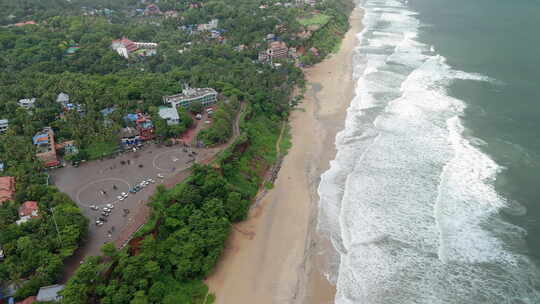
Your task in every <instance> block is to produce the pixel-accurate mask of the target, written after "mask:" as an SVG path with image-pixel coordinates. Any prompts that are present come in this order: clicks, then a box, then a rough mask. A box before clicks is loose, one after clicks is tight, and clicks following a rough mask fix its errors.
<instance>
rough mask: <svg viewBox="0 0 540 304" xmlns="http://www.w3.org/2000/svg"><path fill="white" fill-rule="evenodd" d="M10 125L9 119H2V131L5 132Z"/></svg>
mask: <svg viewBox="0 0 540 304" xmlns="http://www.w3.org/2000/svg"><path fill="white" fill-rule="evenodd" d="M8 127H9V120H7V119H0V133H5V132H6V131H7V129H8Z"/></svg>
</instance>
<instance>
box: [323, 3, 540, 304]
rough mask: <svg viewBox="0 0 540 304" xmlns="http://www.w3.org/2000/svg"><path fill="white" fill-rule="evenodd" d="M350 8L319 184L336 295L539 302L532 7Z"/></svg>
mask: <svg viewBox="0 0 540 304" xmlns="http://www.w3.org/2000/svg"><path fill="white" fill-rule="evenodd" d="M360 3H361V4H360V5H361V6H362V7H363V8H364V10H365V17H364V18H363V20H362V22H363V25H364V30H363V32H362V33H359V35H358V38H359V45H358V49H357V50H356V54H355V56H354V57H355V58H354V62H353V64H354V73H355V79H356V80H357V83H356V97H355V98H354V100H352V102H351V106H350V108H349V109H348V112H347V118H346V122H345V128H344V130H343V131H342V132H340V133H339V134H338V136H337V138H336V148H337V155H336V159H335V160H334V161H333V162H332V163H331V166H330V169H329V170H328V171H327V172H325V173H324V174H323V176H322V177H321V183H320V185H319V189H318V190H319V196H320V198H321V201H320V214H319V226H318V228H319V231H320V232H321V233H322V234H323V235H326V236H327V237H328V238H329V239H330V240H331V241H332V243H333V244H334V247H335V248H336V251H337V253H338V254H337V257H336V263H335V264H332V265H336V266H335V269H333V272H332V273H330V274H329V275H330V277H331V278H332V279H333V280H334V281H335V283H336V284H337V295H336V303H339V304H342V303H347V304H348V303H362V304H378V303H381V304H409V303H414V304H416V303H421V304H438V303H440V304H469V303H471V304H478V303H504V304H537V303H540V267H539V266H540V265H539V260H540V170H539V169H540V136H539V135H538V131H539V130H540V119H539V118H540V94H539V89H538V85H537V84H538V82H540V72H539V67H540V60H539V59H538V58H539V55H540V38H539V37H540V36H539V35H538V34H537V33H536V32H535V31H536V30H537V29H540V2H539V1H533V0H521V1H519V0H518V1H500V0H452V1H450V0H409V1H406V0H401V1H400V0H363V1H361V2H360Z"/></svg>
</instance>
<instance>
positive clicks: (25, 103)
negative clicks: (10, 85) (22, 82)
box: [19, 98, 36, 110]
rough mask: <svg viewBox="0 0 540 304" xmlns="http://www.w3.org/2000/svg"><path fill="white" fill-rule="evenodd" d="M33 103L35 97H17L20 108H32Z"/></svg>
mask: <svg viewBox="0 0 540 304" xmlns="http://www.w3.org/2000/svg"><path fill="white" fill-rule="evenodd" d="M35 103H36V99H35V98H25V99H19V106H20V107H21V108H24V109H25V110H29V109H31V108H33V107H34V104H35Z"/></svg>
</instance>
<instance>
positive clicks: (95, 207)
mask: <svg viewBox="0 0 540 304" xmlns="http://www.w3.org/2000/svg"><path fill="white" fill-rule="evenodd" d="M90 209H92V210H94V211H96V210H99V208H98V206H96V205H90Z"/></svg>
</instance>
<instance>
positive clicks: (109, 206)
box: [106, 204, 114, 209]
mask: <svg viewBox="0 0 540 304" xmlns="http://www.w3.org/2000/svg"><path fill="white" fill-rule="evenodd" d="M106 207H107V208H109V209H114V205H113V204H107V205H106Z"/></svg>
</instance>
